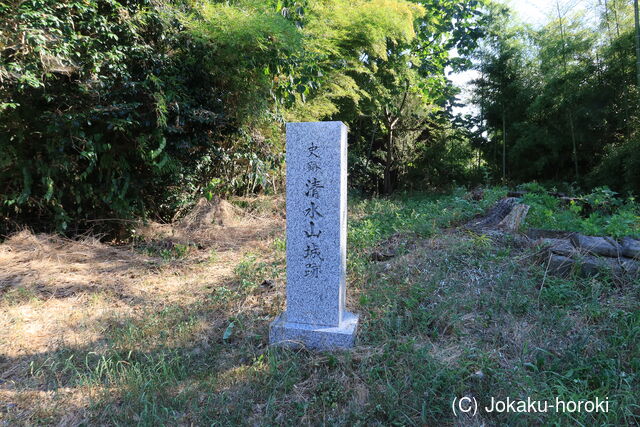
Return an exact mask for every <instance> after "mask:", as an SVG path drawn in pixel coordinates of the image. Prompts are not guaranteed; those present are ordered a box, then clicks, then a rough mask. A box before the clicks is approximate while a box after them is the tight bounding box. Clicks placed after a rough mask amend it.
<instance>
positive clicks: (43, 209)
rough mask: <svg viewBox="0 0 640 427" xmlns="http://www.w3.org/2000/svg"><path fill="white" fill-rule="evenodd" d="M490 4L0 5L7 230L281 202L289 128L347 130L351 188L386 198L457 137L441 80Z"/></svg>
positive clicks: (0, 192)
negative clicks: (326, 123)
mask: <svg viewBox="0 0 640 427" xmlns="http://www.w3.org/2000/svg"><path fill="white" fill-rule="evenodd" d="M480 6H481V2H479V1H476V0H465V1H463V2H458V1H456V2H454V1H436V0H428V1H420V2H410V1H405V0H355V1H346V0H331V1H329V0H327V1H319V2H307V1H293V0H285V1H274V0H262V1H257V2H256V1H242V0H237V1H231V2H220V1H207V2H194V1H188V0H182V1H180V0H174V1H168V0H166V1H151V0H148V1H147V0H142V1H127V0H86V1H85V0H83V1H79V0H65V1H54V0H27V1H3V2H0V216H1V217H2V224H3V227H2V228H3V230H0V232H6V231H7V230H8V229H11V228H15V226H16V225H19V224H29V225H31V226H34V227H37V228H45V229H46V228H54V227H55V228H57V229H58V230H61V231H65V230H67V231H69V230H70V231H78V230H82V229H85V228H86V227H87V226H90V225H92V224H96V223H98V224H99V223H101V222H100V221H101V220H103V219H107V220H113V219H131V218H138V217H153V218H159V219H162V220H170V219H171V218H172V217H174V215H176V214H179V213H180V212H181V208H182V207H183V206H185V205H186V204H188V203H190V202H192V201H193V200H194V199H195V198H197V197H200V196H207V197H212V196H213V195H216V194H217V195H226V194H246V193H253V192H259V191H263V192H277V191H279V190H280V188H281V186H282V180H283V127H282V124H283V123H284V121H286V120H326V119H336V120H344V121H345V122H347V123H348V124H349V126H350V127H351V132H352V135H353V141H352V150H351V155H352V162H353V170H354V175H355V177H356V179H355V182H357V183H358V185H359V186H360V187H361V188H363V189H365V190H372V189H373V190H375V189H376V188H381V185H380V183H381V182H382V181H383V180H384V182H385V186H384V187H385V190H386V191H387V192H388V191H391V189H392V185H393V183H399V182H401V181H402V179H403V177H405V176H409V175H411V174H413V175H416V171H417V170H418V169H419V168H423V167H424V166H425V164H424V162H423V158H424V157H423V156H421V154H420V153H421V152H422V153H426V152H428V151H429V150H430V149H432V147H431V146H430V142H429V141H434V143H436V144H439V145H441V146H446V145H447V144H448V142H446V140H447V137H446V135H447V134H449V133H455V132H456V131H455V130H453V127H452V126H451V125H449V124H447V123H446V120H443V118H442V114H443V113H442V111H443V107H444V106H445V105H446V104H447V102H448V101H450V100H451V99H452V95H453V91H452V89H451V87H450V85H449V84H448V83H447V81H446V79H445V78H444V70H445V67H447V66H449V65H453V66H456V67H459V66H460V65H461V63H460V60H451V59H450V58H449V51H450V50H451V49H452V48H454V47H457V48H458V49H459V50H460V51H464V50H465V49H469V48H470V47H472V45H473V43H474V41H475V40H476V39H477V37H478V35H479V34H480V33H479V31H478V28H477V24H478V22H479V20H480V19H481V17H482V15H481V14H480V12H479V8H480ZM438 114H439V115H440V116H439V117H437V116H438ZM412 132H413V134H411V133H412ZM416 135H418V137H416ZM394 137H395V138H394ZM416 141H418V142H416ZM435 141H439V142H435ZM412 147H414V148H415V147H418V148H419V150H418V152H416V151H415V150H413V149H412ZM453 151H455V150H453ZM455 156H456V155H455V154H451V155H445V156H443V157H444V158H449V157H455ZM452 162H453V163H455V162H458V160H457V159H455V160H451V161H447V160H444V161H440V163H437V164H433V165H431V166H430V169H429V171H428V173H427V171H426V169H425V173H422V174H421V173H418V175H420V176H418V177H417V178H418V179H422V178H425V177H427V178H426V179H425V182H427V183H429V181H433V180H432V179H431V178H428V177H429V176H438V175H439V174H440V172H438V171H437V170H438V169H439V168H445V169H446V168H448V166H449V164H450V163H452ZM462 163H464V162H462ZM461 167H462V169H464V166H461ZM459 169H460V168H459ZM392 181H393V182H392ZM96 221H97V222H96Z"/></svg>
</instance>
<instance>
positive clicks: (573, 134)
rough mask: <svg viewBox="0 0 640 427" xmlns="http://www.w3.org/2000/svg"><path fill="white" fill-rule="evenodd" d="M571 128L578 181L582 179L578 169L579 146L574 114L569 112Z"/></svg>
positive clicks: (574, 164)
mask: <svg viewBox="0 0 640 427" xmlns="http://www.w3.org/2000/svg"><path fill="white" fill-rule="evenodd" d="M569 128H570V130H571V145H572V146H573V166H574V168H575V172H576V182H577V181H578V180H579V179H580V173H579V171H578V147H577V144H576V132H575V129H574V127H573V114H571V112H569Z"/></svg>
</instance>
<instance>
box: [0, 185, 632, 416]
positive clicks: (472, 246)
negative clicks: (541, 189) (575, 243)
mask: <svg viewBox="0 0 640 427" xmlns="http://www.w3.org/2000/svg"><path fill="white" fill-rule="evenodd" d="M504 193H505V190H504V189H499V188H498V189H492V190H488V191H486V193H485V199H484V200H482V201H480V202H476V201H473V200H470V199H468V198H466V197H465V193H464V192H463V191H460V190H457V191H454V192H453V193H452V194H447V195H404V196H401V197H398V198H395V199H390V200H354V201H352V202H351V205H350V223H349V252H348V254H349V255H348V271H349V277H348V299H349V301H348V306H349V309H350V310H353V311H356V312H358V313H359V314H360V316H361V324H360V331H359V337H358V339H359V343H358V346H357V348H355V349H354V350H353V351H350V352H338V353H311V352H307V351H305V350H286V349H280V348H271V347H268V345H267V343H268V336H267V334H268V324H269V322H270V321H271V320H272V319H273V318H274V317H275V315H276V314H277V313H279V312H280V311H281V310H282V309H283V307H284V268H285V262H284V261H285V251H284V250H285V244H284V240H283V239H284V236H283V229H282V228H281V227H280V228H276V229H275V231H274V232H273V233H272V234H270V235H269V236H270V237H269V238H268V239H261V241H262V243H263V246H261V247H257V244H250V245H248V246H249V247H248V248H246V250H243V251H237V250H235V249H234V252H233V257H231V254H230V253H226V252H225V251H224V250H222V249H218V250H216V251H213V252H212V251H211V250H210V249H206V250H203V255H202V261H198V262H195V261H194V262H193V263H190V261H189V260H191V259H192V258H193V257H194V256H195V255H194V254H193V253H189V254H186V255H184V256H181V257H180V260H179V262H178V261H176V264H175V266H172V265H171V262H170V260H169V261H168V262H165V263H163V264H162V266H161V267H160V268H162V269H163V270H161V271H160V272H159V273H158V275H159V276H162V277H167V276H170V275H172V274H174V275H177V276H179V277H180V278H181V279H180V280H182V281H183V282H189V281H190V280H191V278H192V277H200V276H202V279H198V280H195V279H194V284H193V285H192V286H193V287H192V288H189V292H193V293H194V295H197V298H187V297H186V294H184V297H183V298H182V299H181V298H175V299H169V300H168V301H156V302H154V303H153V304H148V305H145V304H140V303H138V302H132V303H131V304H133V305H136V304H140V305H139V307H137V309H136V310H137V311H136V310H134V313H135V314H130V313H129V314H128V313H127V312H118V314H117V315H114V316H113V317H111V318H108V320H105V321H104V322H101V323H100V331H101V333H100V336H99V338H98V339H95V340H93V341H89V342H84V343H83V344H82V345H72V344H69V343H62V344H60V345H58V346H54V347H52V348H51V349H50V350H47V351H39V352H35V353H32V354H28V355H20V356H18V355H15V356H13V357H12V358H9V359H8V360H1V359H0V363H3V364H4V365H3V366H17V367H18V370H17V371H16V372H15V374H13V375H14V376H13V377H11V376H9V377H8V378H6V379H5V382H4V383H0V393H2V392H4V394H0V422H5V423H7V424H11V425H13V424H57V423H60V422H61V421H67V422H69V421H70V423H71V424H74V423H75V424H79V423H83V422H84V423H87V424H95V423H101V424H112V425H149V426H150V425H177V424H194V425H247V424H248V425H295V424H314V425H316V424H331V425H334V424H337V425H370V424H378V425H480V424H481V423H483V422H484V423H485V424H486V425H523V426H524V425H565V424H572V425H573V424H575V425H633V424H638V423H640V407H639V406H638V401H637V396H638V392H639V390H640V304H639V302H640V283H639V282H638V281H636V282H629V283H626V284H620V283H619V282H614V281H613V280H612V279H611V278H609V277H607V275H602V276H597V277H592V278H580V277H569V278H556V277H552V276H548V275H547V274H546V273H545V269H544V266H541V265H538V264H537V263H535V262H534V261H535V259H536V252H535V248H529V247H523V245H522V244H521V242H520V241H519V240H518V239H516V238H512V237H509V236H503V237H495V236H494V237H489V236H486V235H480V234H474V233H470V232H465V231H462V230H460V229H456V228H453V226H455V225H457V224H460V223H462V222H464V221H466V220H468V219H470V218H471V217H472V216H473V215H475V214H477V213H481V212H482V211H483V210H484V209H485V208H487V207H489V206H490V205H492V204H493V203H494V202H495V200H497V199H498V198H500V197H502V196H503V195H504ZM243 203H245V204H247V203H250V201H243ZM262 203H264V202H262ZM376 248H383V249H388V250H391V251H393V252H394V253H395V254H396V256H395V257H394V258H392V259H391V260H389V261H386V262H373V261H371V260H370V256H369V255H370V254H371V252H372V251H373V250H375V249H376ZM194 252H195V250H194ZM158 256H161V254H158ZM231 259H234V260H235V261H234V262H230V260H231ZM224 263H226V264H227V265H228V267H229V269H228V271H227V273H225V274H224V275H220V276H216V277H215V280H214V276H213V275H212V274H211V273H212V272H213V271H215V270H214V269H216V268H220V267H219V266H220V264H224ZM172 269H175V270H172ZM154 271H155V270H154ZM225 271H226V270H225ZM154 277H155V276H154ZM265 279H271V280H273V281H274V282H275V286H274V287H273V288H268V287H263V286H260V284H261V283H262V282H263V280H265ZM147 280H149V281H151V282H153V280H156V279H153V280H152V279H151V278H149V279H147ZM157 280H159V279H157ZM159 283H160V282H154V286H160V287H162V286H161V284H159ZM183 286H184V285H183ZM172 289H174V290H173V291H172V292H174V293H177V294H178V296H180V295H181V293H184V291H183V290H181V289H183V288H181V287H180V286H177V287H175V288H172ZM25 295H31V294H25ZM25 298H26V297H23V296H21V295H20V294H16V296H15V297H13V299H11V301H6V300H3V301H2V302H0V306H2V307H4V305H5V304H12V306H15V305H16V304H18V305H19V304H22V303H24V304H26V303H27V300H25ZM29 298H31V299H33V298H34V296H29ZM2 326H3V327H4V324H2ZM1 345H3V343H2V342H0V346H1ZM0 378H2V377H0ZM11 378H19V381H15V380H12V379H11ZM33 393H40V394H36V397H34V395H33ZM42 393H44V395H46V398H43V397H42V396H44V395H43V394H42ZM38 396H40V397H38ZM69 396H71V397H69ZM463 396H473V397H476V398H477V399H479V401H480V402H481V404H484V405H486V404H488V403H489V402H488V399H489V397H491V396H493V397H496V398H503V399H504V398H506V397H511V398H514V399H521V398H526V397H527V396H530V397H531V398H534V399H540V400H552V399H555V398H556V397H558V398H561V399H565V400H571V399H575V400H584V399H595V398H596V397H599V398H601V399H603V398H605V397H608V398H609V400H610V401H611V402H612V405H611V411H610V412H609V413H606V414H597V415H596V414H587V413H573V414H556V413H546V414H527V415H523V414H487V413H480V414H479V415H478V417H476V418H473V419H472V418H456V417H455V416H454V415H453V414H452V411H451V403H452V400H453V399H454V398H455V397H463ZM36 398H39V399H40V400H39V401H38V402H39V403H37V404H35V403H33V402H35V401H36V400H37V399H36ZM2 400H5V401H6V403H5V404H4V406H3V404H2ZM30 403H31V407H30V406H29V405H30Z"/></svg>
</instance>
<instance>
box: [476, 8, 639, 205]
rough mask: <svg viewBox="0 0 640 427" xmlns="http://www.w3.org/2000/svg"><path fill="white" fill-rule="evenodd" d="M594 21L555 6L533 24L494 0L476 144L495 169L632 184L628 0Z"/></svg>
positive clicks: (520, 176)
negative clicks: (519, 21) (540, 21)
mask: <svg viewBox="0 0 640 427" xmlns="http://www.w3.org/2000/svg"><path fill="white" fill-rule="evenodd" d="M597 11H599V13H600V18H599V20H598V22H595V23H594V22H593V20H590V19H588V17H586V16H585V13H584V11H580V10H572V9H570V8H565V7H564V6H562V5H561V4H557V7H555V10H554V17H553V19H552V20H551V21H550V22H549V23H548V24H547V25H546V26H544V27H542V28H540V29H534V28H531V27H528V26H525V25H522V24H517V23H514V20H513V19H512V16H511V12H510V11H509V10H508V9H506V8H504V7H493V8H492V9H491V13H490V17H491V18H490V19H489V22H490V24H489V25H488V27H487V36H486V37H485V38H484V40H483V43H482V48H481V49H480V50H479V51H478V52H477V53H476V61H475V62H476V64H477V68H478V71H479V73H480V77H479V78H478V79H477V80H476V82H475V98H476V102H477V103H478V104H479V107H480V108H479V110H480V111H479V112H478V113H479V114H478V118H477V124H478V129H477V130H478V132H479V133H484V137H483V138H481V139H482V141H480V143H479V144H478V147H479V149H480V150H481V151H482V153H483V155H484V159H485V161H486V164H487V167H488V168H489V169H490V170H491V171H493V174H494V176H501V177H504V178H506V179H508V180H511V181H520V182H522V181H527V180H534V179H535V180H542V181H555V182H559V181H565V182H573V183H574V184H577V185H579V186H582V187H590V188H594V187H600V186H602V185H607V186H609V187H611V188H613V189H614V190H616V191H619V192H629V191H630V192H634V193H636V194H637V193H638V192H640V150H639V148H640V145H639V143H640V121H639V118H640V102H639V96H640V93H639V92H638V87H637V84H638V83H637V79H636V73H637V69H636V55H635V43H634V37H635V31H634V20H633V7H632V2H626V1H624V2H623V1H619V0H611V1H608V2H604V3H600V4H599V5H598V8H597Z"/></svg>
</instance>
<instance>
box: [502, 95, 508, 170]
mask: <svg viewBox="0 0 640 427" xmlns="http://www.w3.org/2000/svg"><path fill="white" fill-rule="evenodd" d="M502 181H504V182H506V181H507V113H506V112H505V110H504V107H502Z"/></svg>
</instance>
